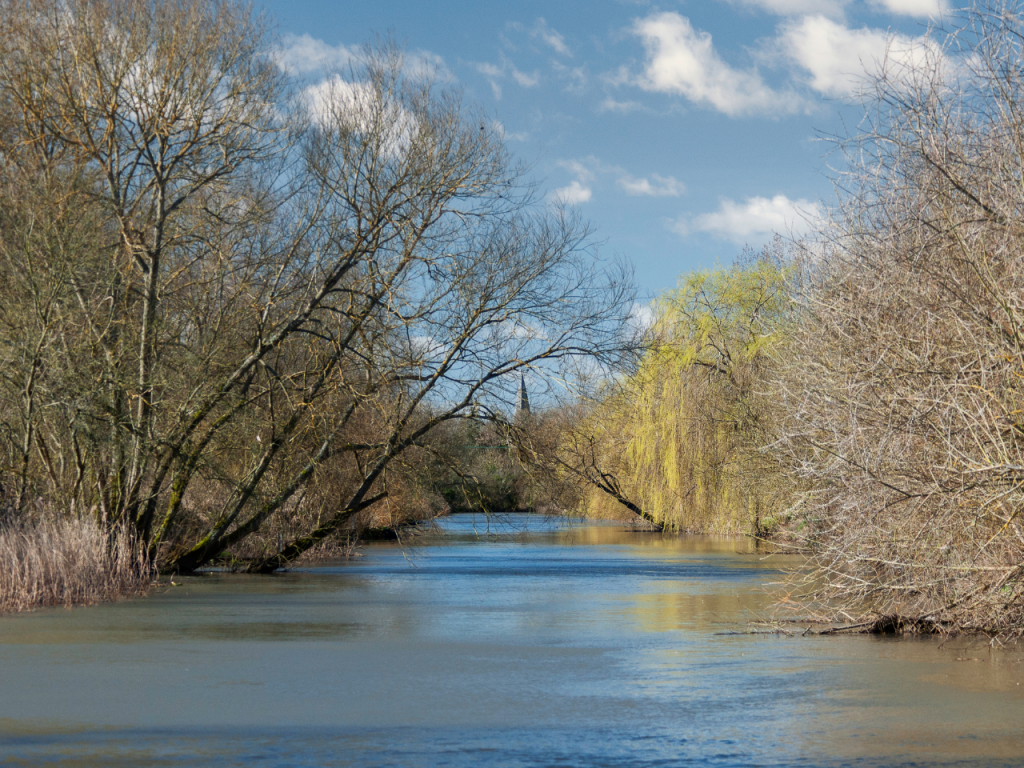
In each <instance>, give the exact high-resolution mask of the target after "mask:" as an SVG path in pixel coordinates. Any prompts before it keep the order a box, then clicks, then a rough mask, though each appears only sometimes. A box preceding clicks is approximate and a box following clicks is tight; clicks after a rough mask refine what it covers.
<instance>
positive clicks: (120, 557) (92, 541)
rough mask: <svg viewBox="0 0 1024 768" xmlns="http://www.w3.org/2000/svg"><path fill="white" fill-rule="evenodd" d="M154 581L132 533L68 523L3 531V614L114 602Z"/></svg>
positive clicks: (0, 579)
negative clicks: (45, 607) (52, 607)
mask: <svg viewBox="0 0 1024 768" xmlns="http://www.w3.org/2000/svg"><path fill="white" fill-rule="evenodd" d="M150 582H151V579H150V574H149V568H148V565H147V563H146V558H145V555H144V553H143V549H142V548H141V547H139V546H138V545H137V541H136V537H135V536H134V535H133V532H132V531H131V530H130V529H127V528H118V529H115V530H114V531H111V532H108V531H106V530H105V529H104V528H102V527H101V526H100V525H99V524H97V523H96V522H94V521H92V520H63V519H58V520H45V521H39V522H35V523H28V524H10V525H7V526H5V527H3V528H0V613H9V612H12V611H24V610H30V609H32V608H37V607H42V606H53V605H62V606H67V607H70V606H72V605H89V604H93V603H98V602H102V601H107V600H114V599H116V598H118V597H121V596H125V595H132V594H139V593H142V592H144V591H146V589H147V587H148V585H149V584H150Z"/></svg>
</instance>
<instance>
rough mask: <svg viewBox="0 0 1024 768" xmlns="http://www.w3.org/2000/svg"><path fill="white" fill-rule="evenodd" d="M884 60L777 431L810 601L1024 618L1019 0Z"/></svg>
mask: <svg viewBox="0 0 1024 768" xmlns="http://www.w3.org/2000/svg"><path fill="white" fill-rule="evenodd" d="M961 21H962V22H963V23H962V24H961V26H960V27H959V28H958V29H957V30H955V31H954V33H953V34H952V35H951V36H950V38H949V39H948V41H947V44H946V46H945V47H944V48H942V49H941V50H940V49H939V48H938V47H936V46H932V47H927V48H924V49H922V50H921V51H919V52H918V55H917V56H915V57H914V59H913V61H910V62H907V61H904V62H903V63H896V62H887V63H886V64H885V65H884V66H883V68H882V69H881V71H880V73H879V75H878V76H877V78H876V79H875V80H874V87H873V90H872V91H871V92H870V93H869V94H868V98H867V106H868V111H867V129H866V130H865V132H864V133H862V134H860V135H857V136H855V137H853V138H852V139H849V140H846V141H844V142H843V143H842V146H843V149H844V150H845V152H846V158H847V161H848V164H849V168H850V172H849V173H848V174H846V175H845V176H844V177H843V178H842V180H841V184H842V190H841V192H842V194H841V207H840V209H839V210H838V211H837V212H836V215H835V220H834V221H833V223H832V226H831V227H830V228H829V229H827V230H826V232H825V233H824V236H823V238H822V240H821V242H816V243H811V244H809V245H808V259H807V263H806V269H805V272H804V276H805V278H806V284H805V285H804V288H803V290H802V295H801V308H802V313H803V314H802V320H803V324H802V327H801V330H800V331H799V334H798V338H797V339H796V343H795V344H794V345H793V347H792V356H791V358H790V363H789V365H787V366H786V367H785V371H784V375H783V376H782V377H781V389H780V396H779V402H780V405H781V406H782V411H783V412H784V413H785V414H786V415H787V424H786V430H785V432H786V439H785V440H784V441H782V442H781V443H780V444H779V448H780V449H781V450H783V451H784V452H785V453H786V454H787V455H788V457H789V460H790V461H791V462H792V464H791V466H792V468H793V476H794V478H795V480H796V482H798V483H803V484H805V485H804V487H805V488H806V490H807V494H806V497H805V501H804V506H803V512H802V516H803V519H802V523H801V524H802V530H801V537H802V538H803V541H804V542H805V543H807V544H808V545H810V546H812V547H813V548H814V550H815V551H816V553H817V554H816V558H815V562H816V564H817V570H816V571H815V573H813V574H812V577H811V579H810V581H809V582H808V585H807V586H808V589H807V591H806V594H805V603H804V604H805V605H807V604H811V605H813V606H816V607H818V608H820V609H822V610H823V611H825V613H826V615H828V616H831V617H840V618H844V619H847V620H849V619H855V620H857V621H865V620H866V621H873V620H877V621H878V622H879V623H878V627H879V628H885V627H889V628H892V627H903V628H915V629H918V630H925V629H938V630H942V631H950V632H952V631H984V632H990V633H993V634H997V635H1000V636H1014V635H1018V636H1019V635H1020V634H1021V633H1024V578H1022V577H1024V529H1022V526H1021V518H1020V513H1021V510H1022V509H1024V426H1022V425H1024V418H1022V415H1024V397H1022V388H1021V384H1022V376H1024V335H1022V334H1024V301H1022V299H1021V297H1022V296H1024V257H1022V253H1024V227H1022V221H1024V218H1022V214H1024V208H1022V200H1024V198H1022V197H1021V194H1020V189H1021V185H1020V181H1021V178H1022V177H1024V143H1022V142H1021V137H1022V136H1024V118H1022V114H1021V108H1022V106H1024V66H1022V63H1021V62H1022V54H1024V47H1022V40H1024V19H1022V17H1021V14H1020V12H1019V11H1018V10H1017V8H1016V6H1015V5H1012V4H1005V5H1003V4H993V5H991V6H989V7H982V8H979V9H975V10H973V11H971V12H969V13H967V14H966V15H965V16H962V17H961Z"/></svg>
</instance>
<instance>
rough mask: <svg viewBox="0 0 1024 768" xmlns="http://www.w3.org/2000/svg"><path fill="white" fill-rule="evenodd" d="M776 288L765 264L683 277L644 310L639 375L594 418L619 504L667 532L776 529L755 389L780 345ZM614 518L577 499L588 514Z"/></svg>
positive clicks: (767, 412)
mask: <svg viewBox="0 0 1024 768" xmlns="http://www.w3.org/2000/svg"><path fill="white" fill-rule="evenodd" d="M786 282H787V271H786V269H785V268H784V267H782V266H779V263H778V261H777V260H772V259H769V258H762V259H758V260H754V261H748V262H747V263H744V264H741V265H737V266H732V267H719V268H717V269H713V270H706V271H700V272H694V273H691V274H689V275H686V276H684V277H683V278H682V280H681V281H680V285H679V287H678V288H677V289H676V290H674V291H671V292H669V293H667V294H665V295H664V296H662V297H661V298H660V299H658V300H657V301H656V302H655V304H654V312H655V319H654V325H653V328H652V333H653V337H654V339H655V341H654V344H653V346H652V348H651V350H650V351H649V352H648V353H647V355H646V357H645V358H644V360H643V362H642V364H641V366H640V369H639V371H638V372H637V373H636V375H634V376H633V377H631V379H630V380H628V381H627V382H625V383H624V386H623V387H622V389H621V391H620V392H619V393H618V394H616V395H615V396H614V397H611V398H608V399H607V400H606V401H605V402H604V403H602V405H601V407H600V408H599V409H598V414H597V417H598V419H600V420H601V421H603V422H604V423H605V424H606V425H607V426H608V431H609V432H611V433H613V434H615V435H616V440H615V443H616V444H617V445H616V446H614V447H613V446H609V452H611V451H621V454H620V456H619V457H612V456H609V457H608V461H609V463H610V462H611V461H612V460H615V461H616V462H617V463H618V467H617V470H618V471H617V477H618V478H619V481H620V484H621V486H622V489H623V492H624V495H625V496H626V497H628V498H629V499H630V500H631V501H632V502H633V503H635V504H636V505H637V506H638V507H640V508H642V509H643V510H644V512H645V513H646V514H648V515H650V516H651V517H653V518H655V519H656V520H658V521H660V522H662V523H663V524H664V525H665V526H666V527H667V528H672V529H679V530H691V531H704V532H748V531H755V532H758V533H764V532H766V531H770V530H771V528H772V527H773V526H774V525H775V524H776V523H777V522H778V521H777V518H776V515H777V510H778V509H779V508H780V502H779V499H778V498H777V496H778V493H777V488H778V484H777V483H776V482H775V479H774V478H775V476H776V473H775V471H774V469H773V465H772V462H771V460H770V456H769V455H768V454H767V452H766V451H765V447H766V446H767V445H768V444H769V443H770V441H771V434H772V412H771V408H770V403H769V401H768V395H767V392H766V390H767V385H766V381H767V377H768V375H769V373H770V370H771V362H770V361H771V355H770V354H769V353H770V352H771V351H772V350H774V349H776V348H778V347H779V346H780V345H781V344H782V343H783V342H784V340H785V326H786V318H787V315H788V311H789V299H788V295H787V290H786ZM617 506H618V505H617V503H616V500H615V499H614V498H612V497H610V496H609V495H607V494H602V493H601V492H600V490H597V489H595V490H592V491H591V492H590V493H589V497H588V507H589V510H588V511H590V512H591V513H592V514H608V513H611V512H612V511H613V510H615V508H616V507H617ZM616 511H617V510H616ZM619 514H621V512H619Z"/></svg>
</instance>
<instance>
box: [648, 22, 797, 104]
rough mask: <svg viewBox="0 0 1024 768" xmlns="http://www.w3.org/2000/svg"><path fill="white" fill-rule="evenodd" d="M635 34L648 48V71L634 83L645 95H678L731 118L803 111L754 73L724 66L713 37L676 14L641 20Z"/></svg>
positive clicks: (792, 100)
mask: <svg viewBox="0 0 1024 768" xmlns="http://www.w3.org/2000/svg"><path fill="white" fill-rule="evenodd" d="M633 31H634V33H635V34H637V35H638V36H640V37H642V38H643V40H644V47H645V48H646V49H647V65H646V69H645V71H644V75H643V77H641V78H640V79H639V81H638V85H639V86H640V87H641V88H643V89H644V90H648V91H660V92H663V93H678V94H681V95H682V96H685V97H686V98H687V99H689V100H690V101H693V102H696V103H698V104H709V105H711V106H713V107H714V108H715V109H717V110H719V111H720V112H724V113H725V114H727V115H731V116H737V115H746V114H752V113H758V112H793V111H796V110H798V109H800V107H801V102H800V99H799V98H798V97H796V96H795V95H794V94H791V93H778V92H776V91H774V90H772V89H771V88H770V87H768V85H766V84H765V82H764V81H763V80H762V79H761V76H760V75H759V74H758V73H757V71H756V70H747V71H745V70H738V69H733V68H732V67H730V66H729V65H728V64H727V63H725V62H724V61H722V59H721V58H720V57H719V56H718V53H717V52H716V51H715V49H714V47H713V45H712V42H711V35H709V34H708V33H707V32H703V31H699V30H695V29H694V28H693V26H692V25H691V24H690V20H689V19H687V18H686V17H684V16H680V15H679V14H678V13H672V12H666V13H659V14H655V15H652V16H648V17H647V18H645V19H639V20H637V22H636V23H635V24H634V26H633Z"/></svg>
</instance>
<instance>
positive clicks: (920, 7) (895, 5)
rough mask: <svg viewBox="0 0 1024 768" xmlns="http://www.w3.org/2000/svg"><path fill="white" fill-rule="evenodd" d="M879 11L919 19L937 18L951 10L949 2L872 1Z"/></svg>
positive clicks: (918, 0) (936, 0) (945, 0)
mask: <svg viewBox="0 0 1024 768" xmlns="http://www.w3.org/2000/svg"><path fill="white" fill-rule="evenodd" d="M871 5H872V6H874V7H875V8H877V9H879V10H884V11H889V12H890V13H899V14H902V15H904V16H917V17H919V18H937V17H939V16H941V15H942V14H943V13H944V12H945V11H948V10H949V2H948V0H871Z"/></svg>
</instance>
